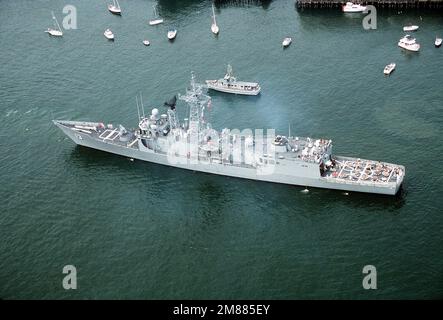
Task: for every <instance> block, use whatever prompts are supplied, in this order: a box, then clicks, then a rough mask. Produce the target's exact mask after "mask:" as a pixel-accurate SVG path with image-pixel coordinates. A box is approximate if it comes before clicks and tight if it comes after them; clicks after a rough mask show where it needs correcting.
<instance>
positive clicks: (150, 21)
mask: <svg viewBox="0 0 443 320" xmlns="http://www.w3.org/2000/svg"><path fill="white" fill-rule="evenodd" d="M156 7H157V6H155V5H154V6H152V8H153V9H154V20H149V25H150V26H155V25H157V24H160V23H163V19H161V18H159V17H158V13H157V8H156Z"/></svg>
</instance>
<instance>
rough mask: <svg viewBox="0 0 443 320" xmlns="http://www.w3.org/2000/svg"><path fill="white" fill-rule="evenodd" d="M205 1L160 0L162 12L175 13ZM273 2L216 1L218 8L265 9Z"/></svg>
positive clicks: (259, 0)
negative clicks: (256, 7)
mask: <svg viewBox="0 0 443 320" xmlns="http://www.w3.org/2000/svg"><path fill="white" fill-rule="evenodd" d="M204 2H207V1H205V0H158V4H159V7H160V10H161V12H166V13H175V12H179V11H181V10H183V9H186V8H187V7H191V6H194V5H199V4H202V3H204ZM271 2H272V0H215V1H214V5H215V7H216V8H221V7H246V6H261V7H263V9H265V10H266V9H268V8H269V6H270V4H271Z"/></svg>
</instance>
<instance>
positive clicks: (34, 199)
mask: <svg viewBox="0 0 443 320" xmlns="http://www.w3.org/2000/svg"><path fill="white" fill-rule="evenodd" d="M107 2H109V1H104V0H103V1H86V0H83V1H79V0H72V1H55V0H54V1H53V0H51V1H30V0H14V1H6V0H0V119H1V126H0V137H1V142H0V177H1V180H2V181H1V184H0V195H1V202H0V298H2V299H23V298H32V299H49V298H55V299H105V298H111V299H120V298H123V299H125V298H134V299H317V298H327V299H344V298H351V299H387V298H407V299H410V298H443V236H442V232H443V216H442V209H441V208H442V206H443V200H442V197H443V195H442V192H443V175H442V168H441V167H440V166H441V165H442V161H441V158H442V155H443V143H442V138H441V137H442V135H443V129H442V124H443V90H442V84H443V48H440V49H436V48H434V39H435V36H436V35H440V36H443V14H442V13H441V12H440V13H439V12H432V11H430V12H424V11H421V12H418V11H408V12H406V11H404V12H397V11H381V10H379V12H378V19H377V23H378V26H377V27H378V28H377V30H370V31H367V30H364V29H363V28H362V24H361V20H362V15H345V14H343V13H341V12H340V11H339V10H307V11H297V10H296V9H295V6H294V1H292V0H291V1H283V0H278V1H265V2H250V4H244V3H242V2H241V1H239V2H236V1H230V2H227V3H225V4H217V6H216V14H217V22H218V25H219V27H220V34H219V36H218V37H215V36H214V35H213V34H212V33H211V31H210V25H211V17H210V15H211V2H210V1H197V0H195V1H191V0H184V1H172V0H170V1H167V0H163V1H159V3H158V11H159V14H160V15H161V16H162V17H163V18H164V19H165V23H164V24H163V25H159V26H156V27H152V26H149V25H148V20H149V19H150V18H152V5H153V4H154V3H155V2H153V1H142V0H133V1H125V0H121V1H120V5H121V7H122V10H123V14H122V16H121V17H118V16H113V15H111V14H110V13H109V12H108V11H107V8H106V5H107ZM68 3H69V4H72V5H74V6H75V7H76V8H77V15H78V20H77V25H78V29H77V30H65V31H64V36H63V37H62V38H51V37H49V36H48V34H46V33H44V30H46V28H47V27H50V26H51V24H52V21H51V20H52V19H51V10H53V11H54V12H55V14H56V16H57V18H58V20H59V22H60V24H61V23H62V20H63V13H62V9H63V6H64V5H66V4H68ZM409 22H411V23H414V24H418V25H419V26H420V29H419V30H418V31H417V32H416V33H415V34H414V35H415V36H416V37H417V40H418V42H419V43H420V44H421V46H422V48H421V50H420V52H419V53H408V52H404V51H402V50H401V49H400V48H398V47H397V42H398V39H399V38H400V37H401V36H402V35H403V32H402V27H403V25H406V24H408V23H409ZM171 26H175V27H176V28H177V29H178V33H177V38H176V39H175V41H174V42H169V41H168V40H167V38H166V32H167V30H168V28H169V27H171ZM106 28H111V29H112V31H113V32H114V34H115V37H116V39H115V41H114V42H109V41H107V40H106V39H105V38H104V36H103V32H104V30H105V29H106ZM286 36H291V37H292V38H293V43H292V45H291V46H290V47H289V48H287V49H285V50H283V49H282V46H281V42H282V39H283V38H284V37H286ZM144 39H149V40H150V42H151V45H150V46H149V47H145V46H143V44H142V40H144ZM390 62H396V64H397V68H396V70H395V71H394V73H393V74H392V75H391V76H390V77H385V76H384V75H383V68H384V66H385V65H386V64H388V63H390ZM228 63H230V64H232V66H233V68H234V72H235V74H236V75H237V77H238V78H239V79H240V80H245V81H257V82H259V83H260V84H261V86H262V93H261V94H260V95H259V96H258V97H244V96H233V95H226V94H221V93H214V92H211V93H210V95H211V96H212V99H213V102H212V111H211V120H212V123H213V127H214V128H216V129H222V128H225V127H229V128H238V129H243V128H263V129H266V128H275V129H276V130H277V132H280V133H282V134H287V131H288V125H289V124H290V125H291V133H292V134H293V135H299V136H310V137H318V138H329V139H332V140H333V143H334V153H335V154H338V155H347V156H354V157H361V158H366V159H374V160H383V161H387V162H392V163H398V164H402V165H404V166H405V167H406V178H405V182H404V185H403V187H402V190H401V191H400V193H399V194H398V195H397V196H395V197H387V196H379V195H371V194H356V193H350V194H349V195H347V196H346V195H344V194H343V193H342V192H339V191H333V190H321V189H310V191H309V193H303V192H301V191H302V190H303V189H304V187H296V186H286V185H278V184H271V183H260V182H254V181H248V180H241V179H235V178H227V177H221V176H212V175H207V174H201V173H196V172H191V171H184V170H180V169H174V168H169V167H165V166H159V165H154V164H150V163H146V162H140V161H134V162H131V161H129V160H128V159H127V158H124V157H119V156H115V155H111V154H106V153H102V152H99V151H95V150H91V149H87V148H82V147H77V146H75V144H74V143H73V142H72V141H70V140H69V139H68V138H67V137H65V136H64V134H63V133H62V132H61V131H60V130H59V129H57V128H56V127H55V126H54V125H53V124H52V122H51V120H52V119H66V120H68V119H72V120H89V121H103V122H105V123H114V124H118V123H121V124H123V125H124V126H126V127H128V128H131V127H135V126H136V124H137V108H136V105H135V96H136V95H137V94H138V93H140V92H141V93H142V94H143V97H144V100H145V106H149V109H150V108H152V107H158V108H160V110H161V111H162V110H163V107H162V105H163V102H164V101H166V100H167V99H169V98H171V96H173V95H174V94H177V93H184V90H185V88H186V86H187V84H188V81H189V79H190V73H191V71H194V72H195V74H196V76H197V79H198V80H200V81H203V80H205V79H214V78H219V77H222V76H223V75H224V72H225V70H226V65H227V64H228ZM177 110H178V113H179V114H180V118H183V117H185V116H186V111H187V107H186V105H184V104H183V103H179V105H178V106H177ZM69 264H72V265H74V266H75V267H76V268H77V277H78V280H77V281H78V288H77V290H68V291H67V290H64V289H63V287H62V279H63V277H64V274H63V273H62V269H63V266H65V265H69ZM365 265H374V266H375V267H376V268H377V276H378V281H377V287H378V289H377V290H365V289H363V287H362V280H363V276H364V275H363V274H362V269H363V267H364V266H365Z"/></svg>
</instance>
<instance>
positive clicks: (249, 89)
mask: <svg viewBox="0 0 443 320" xmlns="http://www.w3.org/2000/svg"><path fill="white" fill-rule="evenodd" d="M206 85H207V87H208V89H212V90H216V91H221V92H226V93H235V94H242V95H249V96H256V95H258V94H259V93H260V90H261V88H260V85H259V84H258V83H256V82H244V81H237V79H236V78H235V77H234V75H233V73H232V67H231V65H228V69H227V71H226V75H225V76H224V78H222V79H218V80H206Z"/></svg>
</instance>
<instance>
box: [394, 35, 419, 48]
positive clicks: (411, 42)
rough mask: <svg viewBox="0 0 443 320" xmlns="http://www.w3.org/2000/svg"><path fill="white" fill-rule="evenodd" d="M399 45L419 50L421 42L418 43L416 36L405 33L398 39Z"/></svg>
mask: <svg viewBox="0 0 443 320" xmlns="http://www.w3.org/2000/svg"><path fill="white" fill-rule="evenodd" d="M398 46H399V47H400V48H403V49H405V50H409V51H413V52H417V51H419V50H420V44H418V43H417V41H416V39H415V38H414V37H411V36H410V35H409V34H407V35H405V36H404V37H403V38H401V39H400V40H399V41H398Z"/></svg>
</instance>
